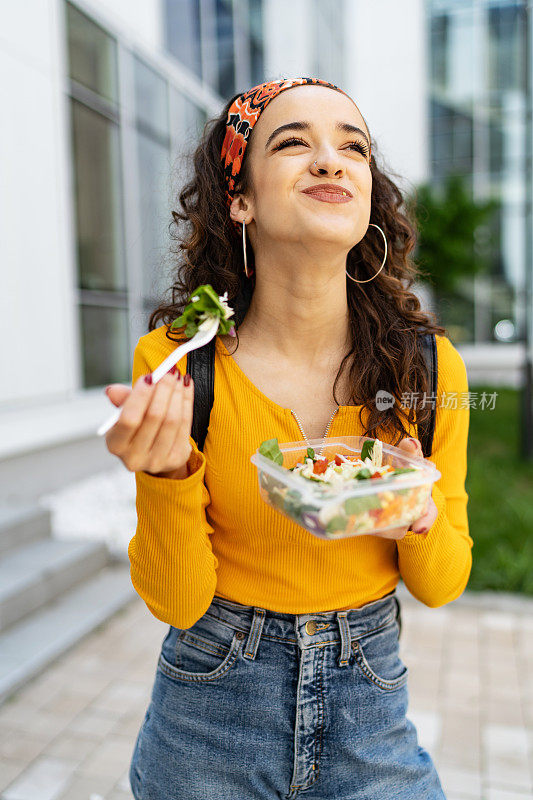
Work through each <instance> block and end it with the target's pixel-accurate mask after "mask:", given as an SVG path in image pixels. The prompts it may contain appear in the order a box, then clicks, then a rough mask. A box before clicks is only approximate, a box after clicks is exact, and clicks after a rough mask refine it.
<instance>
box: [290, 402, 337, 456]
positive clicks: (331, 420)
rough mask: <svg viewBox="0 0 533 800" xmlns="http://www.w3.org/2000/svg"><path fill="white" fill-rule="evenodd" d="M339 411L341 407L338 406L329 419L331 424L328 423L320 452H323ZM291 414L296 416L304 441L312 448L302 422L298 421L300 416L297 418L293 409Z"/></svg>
mask: <svg viewBox="0 0 533 800" xmlns="http://www.w3.org/2000/svg"><path fill="white" fill-rule="evenodd" d="M338 410H339V406H337V408H336V409H335V411H334V412H333V414H332V415H331V417H330V419H329V422H328V425H327V428H326V432H325V434H324V438H323V439H322V444H321V445H320V448H319V449H320V451H322V449H323V447H324V442H325V441H326V438H327V435H328V433H329V429H330V428H331V423H332V422H333V417H334V416H335V414H336V413H337V411H338ZM291 413H292V414H293V415H294V418H295V420H296V422H297V423H298V427H299V428H300V430H301V432H302V436H303V438H304V439H305V441H306V442H307V446H308V447H310V444H309V439H308V438H307V436H306V435H305V432H304V429H303V427H302V423H301V422H300V420H299V419H298V416H297V414H296V412H295V411H293V410H292V408H291Z"/></svg>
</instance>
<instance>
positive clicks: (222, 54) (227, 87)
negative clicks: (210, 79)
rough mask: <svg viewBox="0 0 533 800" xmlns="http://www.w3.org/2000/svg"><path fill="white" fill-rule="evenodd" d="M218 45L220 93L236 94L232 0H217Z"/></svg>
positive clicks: (225, 94)
mask: <svg viewBox="0 0 533 800" xmlns="http://www.w3.org/2000/svg"><path fill="white" fill-rule="evenodd" d="M216 24H217V45H218V91H219V93H220V94H221V95H222V97H229V96H230V95H232V94H235V55H234V44H233V9H232V3H231V0H216Z"/></svg>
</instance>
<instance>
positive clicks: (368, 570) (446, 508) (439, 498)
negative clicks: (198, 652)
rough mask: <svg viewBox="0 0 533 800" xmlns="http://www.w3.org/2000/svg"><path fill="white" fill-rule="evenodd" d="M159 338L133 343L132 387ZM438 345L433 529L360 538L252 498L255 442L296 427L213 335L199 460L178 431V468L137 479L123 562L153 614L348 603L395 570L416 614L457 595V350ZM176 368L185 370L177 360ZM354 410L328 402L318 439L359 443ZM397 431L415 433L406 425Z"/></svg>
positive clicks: (460, 524)
mask: <svg viewBox="0 0 533 800" xmlns="http://www.w3.org/2000/svg"><path fill="white" fill-rule="evenodd" d="M166 330H167V328H166V327H165V326H162V327H160V328H156V329H155V330H153V331H151V332H150V333H148V334H146V335H145V336H142V337H141V338H140V339H139V341H138V344H137V346H136V348H135V353H134V359H133V375H132V384H134V383H135V382H136V381H137V379H138V378H139V376H140V375H143V374H146V373H148V372H152V371H153V370H154V369H155V368H156V367H157V366H158V365H159V364H160V363H161V361H163V359H164V358H165V357H166V356H167V355H168V354H169V353H170V352H171V351H172V350H173V349H174V347H175V346H176V345H175V344H174V343H173V342H171V341H170V340H169V339H168V338H167V337H166V335H165V333H166ZM436 340H437V356H438V385H437V412H436V424H435V434H434V440H433V452H432V455H431V461H433V463H434V464H435V465H436V466H437V468H438V469H439V471H440V472H441V475H442V477H441V478H440V479H439V480H438V481H437V482H436V483H434V484H433V489H432V497H433V500H434V501H435V504H436V506H437V509H438V516H437V518H436V520H435V522H434V524H433V525H432V526H431V528H430V529H429V531H428V532H427V533H426V534H415V533H413V532H408V533H407V535H406V536H405V537H404V538H403V539H400V540H389V539H382V538H380V537H377V536H370V535H365V536H354V537H350V538H347V539H340V540H335V541H327V540H323V539H319V538H317V537H316V536H314V535H313V534H311V533H309V532H308V531H307V530H305V529H304V528H302V527H301V526H299V525H298V524H297V523H295V522H293V521H292V520H290V519H288V518H287V517H285V516H283V515H282V514H281V513H280V512H278V511H276V510H275V509H273V508H271V507H270V506H268V505H267V504H266V503H265V502H264V501H263V500H262V499H261V497H260V494H259V490H258V480H257V470H256V467H255V466H254V465H253V464H252V462H251V461H250V456H251V455H252V454H253V453H254V452H255V451H256V450H257V448H258V447H259V445H260V444H261V442H262V441H264V440H265V439H272V438H274V437H277V439H278V441H279V442H284V441H285V442H286V441H296V440H300V439H301V438H302V437H301V432H300V429H299V427H298V423H297V422H296V418H295V417H294V415H293V414H292V411H291V410H290V409H288V408H283V407H281V406H278V405H277V404H276V403H274V402H273V401H272V400H271V399H270V398H269V397H267V396H266V395H265V394H263V393H262V392H261V391H259V389H258V388H257V387H256V386H255V385H254V384H253V383H252V382H251V380H250V379H249V378H248V377H247V376H246V374H245V373H244V372H243V371H242V370H241V369H240V367H239V366H238V364H237V362H236V361H235V360H234V359H233V358H232V357H231V355H229V353H228V350H227V349H226V347H225V345H224V343H223V342H222V340H221V339H220V338H219V337H217V339H216V349H215V389H214V392H215V395H214V404H213V408H212V410H211V417H210V422H209V430H208V433H207V437H206V440H205V444H204V449H203V452H201V451H199V450H198V447H197V446H196V443H195V441H194V439H193V438H192V437H190V442H191V445H192V447H193V452H192V454H191V458H190V461H189V472H190V474H189V475H188V477H186V478H182V479H171V478H161V477H156V476H155V475H149V474H148V473H146V472H136V473H135V479H136V486H137V497H136V507H137V528H136V532H135V535H134V536H133V538H132V539H131V541H130V543H129V547H128V555H129V559H130V564H131V580H132V583H133V586H134V588H135V590H136V591H137V592H138V594H139V595H140V596H141V597H142V598H143V600H144V602H145V603H146V605H147V606H148V608H149V610H150V611H151V613H152V614H153V615H154V616H155V617H157V619H160V620H162V621H163V622H166V623H167V624H169V625H172V626H174V627H176V628H181V629H183V628H189V627H191V626H192V625H194V623H195V622H196V621H197V620H198V619H199V618H200V617H201V616H202V615H203V614H204V613H205V611H206V610H207V609H208V607H209V605H210V604H211V601H212V599H213V596H214V595H215V594H217V595H218V596H220V597H224V598H226V599H229V600H233V601H235V602H238V603H243V604H245V605H251V606H260V607H262V608H267V609H270V610H273V611H279V612H284V613H290V614H304V613H316V612H320V611H330V610H335V609H341V608H358V607H359V606H362V605H364V604H365V603H369V602H371V601H372V600H377V599H379V598H380V597H383V596H384V595H386V594H388V593H389V592H391V591H392V590H393V589H394V587H395V586H396V584H397V583H398V581H399V579H400V576H401V578H402V579H403V581H404V583H405V585H406V586H407V588H408V589H409V591H410V592H411V594H413V595H414V596H415V597H416V598H418V600H420V601H421V602H422V603H424V604H425V605H427V606H430V607H437V606H442V605H444V604H445V603H449V602H450V601H452V600H454V599H456V598H457V597H458V596H459V595H460V594H461V593H462V592H463V590H464V589H465V587H466V584H467V582H468V578H469V575H470V570H471V565H472V544H473V542H472V539H471V537H470V536H469V531H468V518H467V509H466V507H467V502H468V495H467V493H466V491H465V478H466V466H467V464H466V454H467V439H468V426H469V404H468V401H465V399H464V396H465V394H466V393H467V392H468V383H467V374H466V368H465V364H464V361H463V359H462V357H461V355H460V354H459V353H458V351H457V350H456V349H455V347H454V346H453V345H452V343H451V342H450V341H449V339H448V338H447V337H445V336H439V335H437V337H436ZM178 366H179V368H180V370H181V372H182V374H184V373H185V372H186V356H185V357H183V358H182V359H181V360H180V361H179V362H178ZM454 393H455V394H454ZM454 398H455V399H454ZM454 406H456V407H454ZM359 409H360V406H340V407H339V409H338V411H337V413H336V414H335V416H334V418H333V421H332V424H331V427H330V430H329V433H328V437H331V436H349V435H350V436H357V435H362V434H363V432H364V431H363V430H362V428H361V423H360V422H359V419H358V415H359ZM363 421H364V413H363ZM409 435H411V436H415V437H416V436H417V429H416V425H415V426H414V428H413V429H412V430H411V431H410V433H409ZM384 441H385V440H384Z"/></svg>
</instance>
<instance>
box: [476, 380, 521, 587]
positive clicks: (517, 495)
mask: <svg viewBox="0 0 533 800" xmlns="http://www.w3.org/2000/svg"><path fill="white" fill-rule="evenodd" d="M469 388H470V390H471V391H476V392H482V391H486V392H487V393H493V392H497V393H498V394H497V397H496V403H495V407H494V409H493V410H489V409H484V410H481V409H479V408H478V409H475V408H471V409H470V431H469V437H468V474H467V480H466V491H467V492H468V495H469V500H468V520H469V526H470V535H471V537H472V539H473V540H474V547H473V551H472V557H473V564H472V573H471V576H470V581H469V583H468V589H469V590H478V591H480V590H486V589H491V590H496V591H506V592H520V593H523V594H527V595H533V502H532V498H533V464H531V463H527V462H526V461H525V460H523V458H522V456H521V453H520V438H519V437H520V418H521V410H520V404H521V392H520V391H517V390H515V389H510V388H502V387H488V386H471V387H469ZM478 397H479V395H478Z"/></svg>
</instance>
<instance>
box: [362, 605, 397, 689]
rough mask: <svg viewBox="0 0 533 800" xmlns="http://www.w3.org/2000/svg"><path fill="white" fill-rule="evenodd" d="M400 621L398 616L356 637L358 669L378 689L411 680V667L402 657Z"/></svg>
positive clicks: (391, 687) (388, 687) (395, 685)
mask: <svg viewBox="0 0 533 800" xmlns="http://www.w3.org/2000/svg"><path fill="white" fill-rule="evenodd" d="M398 631H399V625H398V623H397V621H396V619H394V620H393V621H392V622H391V623H390V624H388V625H386V626H385V627H383V628H380V629H379V630H377V631H374V632H372V633H368V634H366V635H363V636H361V637H360V638H358V639H355V640H354V641H352V652H353V654H354V660H355V664H356V666H357V668H358V670H359V671H360V672H361V673H362V674H363V675H364V676H365V678H367V680H369V681H370V682H371V683H372V684H373V685H374V686H377V688H378V689H381V690H382V691H385V692H391V691H394V690H395V689H399V688H400V687H401V686H404V685H405V683H406V682H407V678H408V674H409V670H408V668H407V666H406V665H405V664H404V663H403V661H402V660H401V658H400V653H399V642H398Z"/></svg>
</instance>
